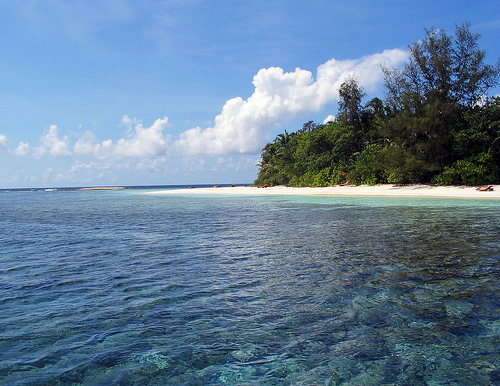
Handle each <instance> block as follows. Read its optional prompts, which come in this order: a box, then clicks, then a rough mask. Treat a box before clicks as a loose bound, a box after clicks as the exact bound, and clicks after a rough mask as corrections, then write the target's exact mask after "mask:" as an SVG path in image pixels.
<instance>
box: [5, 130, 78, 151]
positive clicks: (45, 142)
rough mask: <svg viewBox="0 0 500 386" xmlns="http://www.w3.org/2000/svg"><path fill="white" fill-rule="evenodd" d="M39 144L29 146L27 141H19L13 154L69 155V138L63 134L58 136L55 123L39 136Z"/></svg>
mask: <svg viewBox="0 0 500 386" xmlns="http://www.w3.org/2000/svg"><path fill="white" fill-rule="evenodd" d="M40 142H41V143H42V145H41V146H37V147H31V146H30V144H29V143H26V142H19V145H18V146H17V148H16V149H14V154H15V155H20V156H27V157H35V158H40V157H42V156H44V155H45V154H49V155H51V156H53V157H62V156H70V155H71V152H70V151H69V150H68V145H69V139H68V137H67V136H66V135H65V136H63V137H62V138H59V133H58V129H57V126H56V125H51V126H50V127H49V130H48V131H47V132H46V133H45V134H44V135H43V136H42V137H41V138H40Z"/></svg>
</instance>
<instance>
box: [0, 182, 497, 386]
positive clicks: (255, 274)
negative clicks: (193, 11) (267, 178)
mask: <svg viewBox="0 0 500 386" xmlns="http://www.w3.org/2000/svg"><path fill="white" fill-rule="evenodd" d="M140 193H141V191H134V190H131V191H112V192H103V191H101V192H30V193H27V192H11V193H8V194H7V193H6V194H2V195H0V223H1V226H2V230H3V231H2V233H1V235H0V242H1V245H2V249H1V251H0V294H1V297H0V307H1V309H2V315H3V316H2V318H1V319H0V383H1V384H13V385H33V384H77V383H79V384H111V383H118V384H189V385H208V384H214V385H224V384H226V385H245V384H252V385H254V384H263V385H267V384H268V385H276V384H294V385H301V384H303V385H313V384H318V385H319V384H321V385H323V384H326V385H431V384H432V385H445V384H446V385H493V384H499V383H500V300H499V299H500V296H499V295H500V291H499V289H500V284H499V281H498V278H499V277H500V268H499V265H498V261H499V259H500V253H499V250H500V248H499V247H500V242H499V238H498V235H499V234H500V214H499V210H498V209H499V204H498V202H497V201H489V200H483V201H474V200H448V199H422V198H420V199H417V198H411V199H410V198H361V197H358V198H356V197H337V198H335V197H295V196H294V197H272V196H268V197H193V196H189V197H188V196H156V195H143V194H140Z"/></svg>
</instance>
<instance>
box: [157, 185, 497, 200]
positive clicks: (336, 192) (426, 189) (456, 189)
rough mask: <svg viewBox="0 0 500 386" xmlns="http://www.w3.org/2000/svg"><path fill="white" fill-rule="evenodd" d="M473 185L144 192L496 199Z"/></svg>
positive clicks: (237, 188) (245, 188)
mask: <svg viewBox="0 0 500 386" xmlns="http://www.w3.org/2000/svg"><path fill="white" fill-rule="evenodd" d="M477 188H478V187H476V186H433V185H418V184H416V185H401V186H400V185H390V184H384V185H359V186H355V185H348V186H329V187H312V188H302V187H301V188H294V187H286V186H273V187H267V188H258V187H253V186H236V187H229V186H228V187H213V188H196V187H194V188H189V189H188V188H186V189H171V190H159V191H152V192H148V193H150V194H189V195H191V194H192V195H199V194H201V195H209V194H213V195H303V196H354V197H356V196H358V197H364V196H373V197H376V196H381V197H385V196H387V197H392V196H395V197H397V196H400V197H443V198H478V199H483V198H486V199H500V186H493V187H492V188H493V190H492V191H479V190H477Z"/></svg>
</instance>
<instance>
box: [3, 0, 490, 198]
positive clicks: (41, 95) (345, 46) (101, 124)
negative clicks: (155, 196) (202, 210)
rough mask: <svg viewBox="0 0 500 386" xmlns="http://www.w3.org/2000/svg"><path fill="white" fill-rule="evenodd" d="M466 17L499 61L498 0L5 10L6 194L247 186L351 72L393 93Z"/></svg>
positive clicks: (121, 1)
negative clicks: (270, 146) (387, 83)
mask: <svg viewBox="0 0 500 386" xmlns="http://www.w3.org/2000/svg"><path fill="white" fill-rule="evenodd" d="M466 20H469V21H470V22H471V30H472V31H473V32H477V33H480V34H481V39H480V41H479V43H480V47H481V48H483V49H485V50H486V51H487V53H488V56H487V62H489V63H491V64H494V63H496V61H497V60H498V58H499V57H500V45H499V44H498V42H499V37H500V2H498V0H478V1H475V2H470V1H460V0H454V1H448V0H445V1H419V2H415V1H404V0H403V1H401V0H398V1H396V0H379V1H376V2H375V1H367V0H366V1H363V0H349V1H334V0H331V1H326V0H309V1H307V2H305V1H296V0H288V1H283V0H280V1H275V0H266V1H261V0H252V1H229V0H220V1H216V0H212V1H204V0H168V1H167V0H165V1H160V0H150V1H139V0H105V1H103V0H99V1H96V0H84V1H83V0H81V1H80V0H72V1H65V0H45V1H43V0H19V1H10V0H0V29H1V36H2V38H1V39H0V117H1V120H0V188H15V187H61V186H94V185H100V186H101V185H157V184H201V183H214V184H215V183H217V184H218V183H248V182H252V181H253V180H254V179H255V178H256V173H257V167H256V163H257V162H258V160H259V155H260V149H261V148H262V147H263V146H264V145H265V144H266V143H267V142H269V141H270V140H272V139H273V138H274V137H275V136H276V135H277V134H279V133H281V132H283V130H288V131H295V130H297V129H299V128H300V127H301V126H302V124H303V123H304V122H307V121H309V120H313V121H315V122H319V123H321V122H323V121H324V120H325V119H327V117H329V116H330V115H335V113H336V109H337V102H338V95H337V93H336V91H337V87H338V85H339V84H340V83H341V82H342V79H344V78H345V76H347V75H349V74H353V73H354V74H355V75H356V77H357V78H358V79H359V80H360V82H361V83H362V85H363V86H364V87H365V89H366V90H367V91H368V96H369V97H373V96H379V97H383V88H382V82H381V81H382V77H381V74H380V69H379V64H380V63H384V64H386V65H393V66H399V65H401V63H403V62H404V60H405V58H406V56H405V55H406V49H407V47H408V45H409V44H411V43H412V42H414V41H416V40H418V39H419V38H421V37H423V35H424V28H431V27H436V28H444V29H445V30H446V31H447V32H448V33H453V31H454V28H455V25H456V24H461V23H462V22H464V21H466ZM499 92H500V91H499V90H498V89H496V90H493V93H494V94H498V93H499Z"/></svg>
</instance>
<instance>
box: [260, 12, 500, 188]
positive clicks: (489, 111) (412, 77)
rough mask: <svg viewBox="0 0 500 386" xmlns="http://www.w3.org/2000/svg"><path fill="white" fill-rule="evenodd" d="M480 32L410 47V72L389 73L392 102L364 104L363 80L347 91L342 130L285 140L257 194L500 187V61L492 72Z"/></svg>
mask: <svg viewBox="0 0 500 386" xmlns="http://www.w3.org/2000/svg"><path fill="white" fill-rule="evenodd" d="M479 37H480V35H479V34H473V33H472V32H471V31H470V23H468V22H466V23H464V24H462V25H460V26H457V27H456V30H455V34H454V35H448V34H446V33H445V31H443V30H441V29H430V30H426V31H425V36H424V37H423V38H422V39H421V40H419V41H418V42H414V43H413V44H412V45H411V46H410V47H409V59H408V61H407V63H406V64H405V65H404V67H403V68H402V69H396V68H383V71H384V74H385V88H386V95H385V99H384V100H382V99H380V98H373V99H372V100H370V101H369V102H367V103H366V104H364V105H363V104H362V101H363V98H364V97H365V91H364V89H363V87H362V85H361V84H360V83H359V81H358V80H357V79H356V78H355V77H352V76H351V77H348V78H347V79H345V81H344V82H343V83H342V85H341V86H340V88H339V90H338V91H339V96H340V101H339V110H338V114H337V117H336V118H335V120H334V121H332V122H329V123H326V124H316V123H314V122H312V121H309V122H307V123H306V124H304V126H303V127H302V129H300V130H298V131H296V132H293V133H288V132H287V131H285V132H284V134H280V135H278V136H277V137H276V138H275V139H274V141H273V142H271V143H268V144H267V145H266V146H265V147H264V148H263V149H262V154H261V160H260V163H259V172H258V177H257V179H256V180H255V182H254V184H255V185H266V186H275V185H288V186H330V185H335V184H343V183H352V184H368V185H373V184H384V183H397V184H405V183H433V184H439V185H454V184H458V185H479V184H492V183H499V182H500V97H499V96H488V94H487V93H488V91H489V90H490V89H491V88H492V87H493V86H495V85H497V84H498V80H499V75H500V61H499V62H498V64H496V65H490V64H486V62H485V56H486V53H485V51H483V50H481V49H480V48H479V45H478V40H479Z"/></svg>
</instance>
